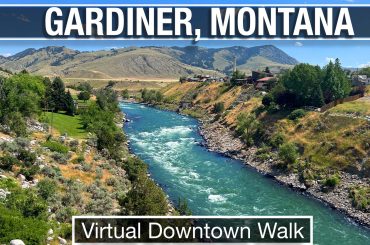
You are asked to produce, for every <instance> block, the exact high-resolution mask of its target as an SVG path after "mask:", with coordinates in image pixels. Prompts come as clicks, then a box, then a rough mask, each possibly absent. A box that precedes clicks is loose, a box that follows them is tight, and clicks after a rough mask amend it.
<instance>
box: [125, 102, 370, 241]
mask: <svg viewBox="0 0 370 245" xmlns="http://www.w3.org/2000/svg"><path fill="white" fill-rule="evenodd" d="M120 106H121V109H122V111H123V112H124V113H125V114H126V115H127V118H128V119H129V120H130V122H128V123H126V125H125V127H124V130H125V132H126V134H127V135H128V137H129V139H130V147H131V149H132V151H133V152H134V153H135V154H136V155H138V156H139V157H140V158H141V159H143V160H144V161H145V162H146V163H147V164H148V165H149V172H150V174H151V176H152V178H153V179H154V180H155V181H156V182H157V183H158V184H159V185H160V186H161V187H162V188H163V190H164V191H165V192H166V193H167V195H168V196H169V198H170V199H171V200H172V201H174V202H176V201H177V200H178V198H179V197H181V198H184V199H186V200H187V202H188V205H189V208H190V209H191V211H192V214H193V215H313V219H314V243H315V244H323V245H325V244H336V245H342V244H343V245H345V244H351V245H352V244H356V245H357V244H359V245H365V244H370V231H369V230H367V229H364V228H362V227H360V226H358V225H356V224H354V223H353V222H351V221H349V220H348V219H347V218H346V217H345V216H344V215H342V214H339V213H338V212H336V211H333V210H331V209H330V208H328V207H326V206H325V205H324V204H322V203H320V202H318V201H316V200H313V199H311V198H308V197H305V196H303V195H301V194H299V193H296V192H294V191H292V190H290V189H288V188H286V187H283V186H280V185H279V184H277V183H276V182H274V181H273V180H271V179H269V178H266V177H264V176H262V175H261V174H259V173H257V172H256V171H254V170H253V169H250V168H249V167H246V166H245V165H243V164H242V163H241V162H239V161H236V160H233V159H230V158H227V157H224V156H221V155H220V154H217V153H213V152H209V151H207V149H206V148H204V147H202V146H201V145H200V144H199V143H200V142H202V141H203V139H202V137H201V136H200V135H199V133H198V131H197V127H198V122H197V121H196V120H195V119H193V118H190V117H186V116H182V115H179V114H176V113H174V112H169V111H163V110H158V109H155V108H151V107H146V106H143V105H140V104H131V103H122V104H121V105H120Z"/></svg>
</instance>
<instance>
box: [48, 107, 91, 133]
mask: <svg viewBox="0 0 370 245" xmlns="http://www.w3.org/2000/svg"><path fill="white" fill-rule="evenodd" d="M46 117H47V119H48V123H49V124H50V119H51V112H46ZM53 127H54V128H55V129H57V130H58V131H59V132H60V133H61V134H64V133H67V135H68V136H70V137H74V138H85V137H86V135H87V132H86V131H85V130H84V129H83V128H82V124H81V119H80V116H78V115H76V116H74V117H72V116H68V115H65V114H62V113H54V115H53Z"/></svg>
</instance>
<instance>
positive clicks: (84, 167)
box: [82, 163, 92, 172]
mask: <svg viewBox="0 0 370 245" xmlns="http://www.w3.org/2000/svg"><path fill="white" fill-rule="evenodd" d="M91 169H92V166H91V164H89V163H83V164H82V170H83V171H84V172H90V171H91Z"/></svg>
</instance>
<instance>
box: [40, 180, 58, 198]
mask: <svg viewBox="0 0 370 245" xmlns="http://www.w3.org/2000/svg"><path fill="white" fill-rule="evenodd" d="M37 188H38V193H39V195H40V196H41V197H42V198H43V199H44V200H48V199H49V198H51V197H53V196H54V195H55V192H56V191H57V183H56V182H55V181H54V180H52V179H49V178H45V179H43V180H41V181H40V182H39V183H38V184H37Z"/></svg>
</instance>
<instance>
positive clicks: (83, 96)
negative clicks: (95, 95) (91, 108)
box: [77, 91, 90, 101]
mask: <svg viewBox="0 0 370 245" xmlns="http://www.w3.org/2000/svg"><path fill="white" fill-rule="evenodd" d="M77 98H78V99H79V100H83V101H86V100H89V99H90V92H88V91H81V92H80V93H79V94H78V95H77Z"/></svg>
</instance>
